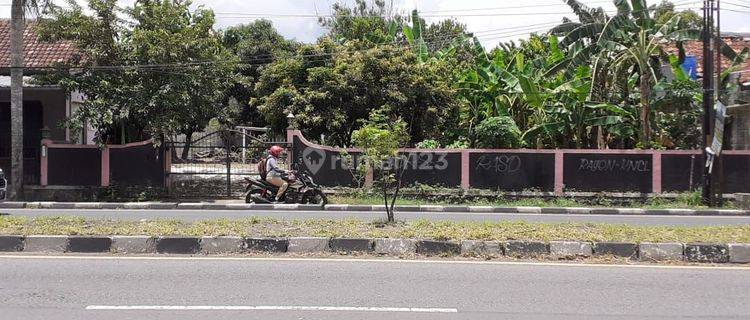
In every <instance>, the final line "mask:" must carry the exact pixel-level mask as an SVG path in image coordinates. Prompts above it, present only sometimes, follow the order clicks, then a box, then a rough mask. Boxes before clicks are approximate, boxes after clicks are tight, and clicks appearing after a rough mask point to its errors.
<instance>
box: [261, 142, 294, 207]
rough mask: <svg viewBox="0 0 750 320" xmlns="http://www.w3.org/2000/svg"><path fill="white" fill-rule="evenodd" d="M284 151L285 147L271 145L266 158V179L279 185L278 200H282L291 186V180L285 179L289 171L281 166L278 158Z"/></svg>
mask: <svg viewBox="0 0 750 320" xmlns="http://www.w3.org/2000/svg"><path fill="white" fill-rule="evenodd" d="M282 151H284V149H283V148H282V147H280V146H271V148H269V149H268V158H267V159H266V181H267V182H268V183H270V184H272V185H274V186H277V187H279V192H277V193H276V202H279V201H281V198H282V197H283V196H284V193H286V189H287V188H289V182H287V181H286V180H284V177H285V176H286V175H288V174H289V173H288V172H287V171H286V170H284V169H281V168H279V161H278V158H279V156H280V155H281V152H282Z"/></svg>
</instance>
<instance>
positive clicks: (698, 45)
mask: <svg viewBox="0 0 750 320" xmlns="http://www.w3.org/2000/svg"><path fill="white" fill-rule="evenodd" d="M722 38H723V40H724V42H726V43H727V44H728V45H729V46H730V47H731V48H732V49H734V51H735V52H737V53H739V52H741V51H742V50H743V49H744V48H750V40H747V39H744V38H742V37H736V36H731V37H722ZM668 51H670V52H671V53H674V54H677V49H676V48H671V49H670V50H668ZM685 55H687V56H693V57H695V58H696V60H697V63H698V64H697V68H696V69H697V72H698V74H699V75H700V74H703V42H701V41H691V42H687V43H685ZM721 60H722V61H721V66H722V69H724V70H725V69H726V68H728V67H729V66H731V65H732V64H731V61H729V59H726V58H724V57H722V59H721ZM714 61H716V58H715V57H714ZM714 64H715V62H714ZM745 70H750V59H749V60H748V61H745V62H743V63H742V66H741V67H740V71H745ZM740 81H741V82H743V83H744V82H750V72H742V76H741V77H740Z"/></svg>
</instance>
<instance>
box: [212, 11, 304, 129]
mask: <svg viewBox="0 0 750 320" xmlns="http://www.w3.org/2000/svg"><path fill="white" fill-rule="evenodd" d="M223 43H224V46H226V48H227V49H229V50H231V51H232V53H234V55H236V56H237V58H238V59H239V64H238V67H237V71H238V73H239V76H238V77H237V78H236V81H235V82H234V84H233V85H232V87H231V89H230V90H229V93H228V94H229V96H231V97H233V98H234V99H236V100H237V102H238V103H239V105H240V107H241V109H242V110H241V114H240V117H239V118H238V119H237V121H238V122H241V123H242V124H251V125H254V126H264V125H265V121H264V119H263V117H262V116H261V115H260V113H259V112H258V109H257V108H256V107H255V106H252V105H250V104H249V102H250V100H251V99H253V98H256V97H257V94H256V93H255V91H254V86H255V83H256V82H257V81H258V79H259V78H260V75H261V72H262V71H263V70H264V69H265V68H267V67H268V66H269V65H270V64H271V63H273V62H274V61H276V60H278V59H280V58H284V57H288V56H290V55H291V54H293V53H294V52H295V50H297V48H298V47H299V44H298V43H296V42H295V41H292V40H287V39H285V38H284V37H283V36H281V34H279V33H278V31H277V30H276V29H275V28H274V26H273V24H272V22H271V21H269V20H265V19H261V20H256V21H254V22H251V23H247V24H241V25H238V26H233V27H229V28H227V29H226V30H224V32H223Z"/></svg>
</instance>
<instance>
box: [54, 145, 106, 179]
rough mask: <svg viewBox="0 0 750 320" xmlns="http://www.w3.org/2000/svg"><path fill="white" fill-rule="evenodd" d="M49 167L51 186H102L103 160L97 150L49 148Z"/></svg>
mask: <svg viewBox="0 0 750 320" xmlns="http://www.w3.org/2000/svg"><path fill="white" fill-rule="evenodd" d="M47 167H48V173H47V174H48V176H47V179H48V180H47V182H48V184H49V185H58V186H99V185H101V174H102V160H101V151H100V150H99V149H97V148H85V149H73V148H48V149H47Z"/></svg>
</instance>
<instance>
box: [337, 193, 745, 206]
mask: <svg viewBox="0 0 750 320" xmlns="http://www.w3.org/2000/svg"><path fill="white" fill-rule="evenodd" d="M328 200H329V201H330V203H332V204H351V205H382V204H383V199H382V198H381V197H378V196H373V195H366V194H361V195H332V196H329V197H328ZM396 204H397V205H475V206H498V207H542V208H548V207H562V208H570V207H587V208H591V207H593V208H611V207H619V208H644V209H705V208H707V207H706V206H703V205H701V203H700V194H697V196H696V194H695V193H688V194H680V195H679V196H677V197H676V198H649V199H647V200H645V201H641V200H616V201H615V200H613V199H608V198H600V197H598V198H590V199H583V198H581V199H572V198H522V199H503V198H496V199H487V198H472V197H449V198H448V199H444V198H440V197H434V198H430V197H426V198H423V197H399V198H398V199H397V200H396ZM722 209H736V207H735V206H734V204H733V203H731V202H729V201H727V202H726V204H725V205H724V207H723V208H722Z"/></svg>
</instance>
